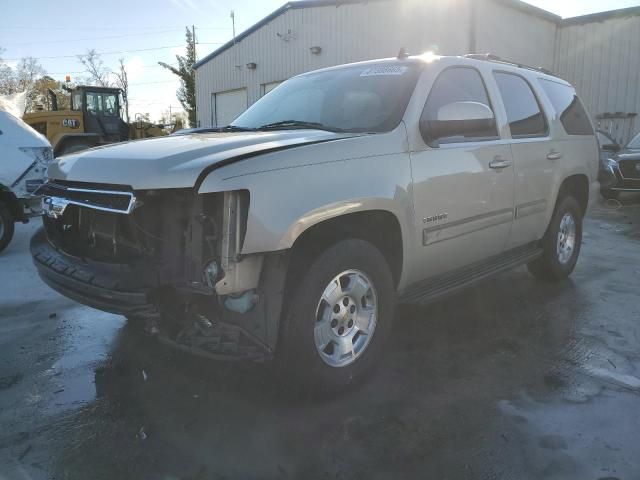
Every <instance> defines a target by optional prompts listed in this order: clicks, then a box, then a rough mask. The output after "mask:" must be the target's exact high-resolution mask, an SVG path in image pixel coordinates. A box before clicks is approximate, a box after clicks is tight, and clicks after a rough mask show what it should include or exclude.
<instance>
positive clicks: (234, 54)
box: [229, 10, 240, 68]
mask: <svg viewBox="0 0 640 480" xmlns="http://www.w3.org/2000/svg"><path fill="white" fill-rule="evenodd" d="M229 16H230V17H231V30H232V32H233V47H234V48H233V56H234V58H235V60H236V62H235V63H236V68H240V64H239V62H238V52H237V50H238V49H237V48H235V46H236V14H235V12H234V11H233V10H231V14H230V15H229Z"/></svg>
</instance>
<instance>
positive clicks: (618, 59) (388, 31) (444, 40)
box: [196, 0, 640, 141]
mask: <svg viewBox="0 0 640 480" xmlns="http://www.w3.org/2000/svg"><path fill="white" fill-rule="evenodd" d="M638 46H640V7H634V8H628V9H622V10H616V11H611V12H604V13H600V14H594V15H586V16H582V17H575V18H569V19H564V20H563V19H561V18H560V17H558V16H556V15H554V14H551V13H549V12H547V11H545V10H541V9H539V8H536V7H533V6H531V5H529V4H527V3H524V2H521V1H519V0H368V1H363V0H300V1H296V2H289V3H287V4H285V5H284V6H282V7H281V8H279V9H278V10H276V11H275V12H273V13H272V14H271V15H269V16H267V17H266V18H264V19H263V20H262V21H260V22H258V23H257V24H256V25H254V26H252V27H251V28H249V29H248V30H246V31H245V32H243V33H242V34H240V35H238V36H237V37H236V38H235V39H234V40H232V41H230V42H228V43H226V44H225V45H223V46H222V47H220V48H219V49H218V50H216V51H214V52H213V53H211V54H210V55H208V56H207V57H205V58H203V59H202V60H200V61H199V62H198V63H197V64H196V100H197V115H198V124H199V126H202V127H207V126H216V125H226V124H228V123H229V122H230V121H232V120H233V119H234V118H235V117H236V116H237V115H239V114H240V113H242V112H243V111H244V110H245V109H246V108H247V107H248V106H249V105H251V104H252V103H253V102H255V101H256V100H258V98H260V97H261V96H262V95H264V94H265V93H268V92H269V91H270V90H271V89H273V88H274V87H275V86H277V85H278V84H279V83H280V82H282V81H284V80H286V79H287V78H290V77H292V76H294V75H297V74H300V73H303V72H307V71H310V70H315V69H318V68H323V67H329V66H333V65H339V64H342V63H349V62H355V61H360V60H368V59H373V58H383V57H393V56H395V55H396V54H397V53H398V51H399V50H400V48H401V47H404V48H405V49H406V51H408V52H411V53H422V52H425V51H428V50H432V51H435V52H437V53H439V54H442V55H459V54H464V53H473V52H476V53H486V52H490V53H492V54H495V55H498V56H500V57H501V58H504V59H507V60H511V61H516V62H520V63H524V64H528V65H534V66H540V67H544V68H546V69H549V70H552V71H554V72H555V73H556V74H558V75H559V76H561V77H562V78H564V79H566V80H568V81H570V82H571V83H573V84H574V85H575V86H576V88H577V89H578V92H579V94H580V95H581V96H582V98H583V101H584V103H585V104H586V106H587V108H588V109H589V111H590V112H591V115H592V116H593V118H594V120H595V121H596V123H598V124H599V125H600V126H601V127H602V128H605V129H607V130H609V131H610V132H612V133H613V134H614V136H616V137H617V139H618V140H619V141H625V140H627V139H628V138H629V137H630V135H631V134H632V133H634V132H635V131H637V130H638V129H640V122H638V123H637V124H636V122H635V116H636V112H638V111H639V110H640V88H639V85H640V48H638Z"/></svg>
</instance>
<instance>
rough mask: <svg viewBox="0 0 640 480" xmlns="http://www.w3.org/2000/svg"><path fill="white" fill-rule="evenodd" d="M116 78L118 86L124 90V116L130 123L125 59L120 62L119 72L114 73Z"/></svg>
mask: <svg viewBox="0 0 640 480" xmlns="http://www.w3.org/2000/svg"><path fill="white" fill-rule="evenodd" d="M113 74H114V75H115V77H116V86H117V87H118V88H120V89H122V99H123V100H124V115H125V118H126V119H127V123H129V78H128V76H127V69H126V68H125V65H124V58H121V59H120V60H119V65H118V71H117V72H113Z"/></svg>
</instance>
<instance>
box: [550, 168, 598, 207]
mask: <svg viewBox="0 0 640 480" xmlns="http://www.w3.org/2000/svg"><path fill="white" fill-rule="evenodd" d="M567 195H571V196H572V197H574V198H575V199H576V200H577V202H578V204H579V205H580V209H581V210H582V216H583V217H584V215H585V214H586V213H587V208H588V205H589V177H587V175H585V174H583V173H578V174H574V175H570V176H568V177H566V178H565V179H564V180H563V181H562V183H561V184H560V188H559V189H558V196H557V197H556V203H555V206H554V211H555V208H556V207H557V206H558V203H559V202H560V201H561V200H562V199H563V198H564V197H565V196H567Z"/></svg>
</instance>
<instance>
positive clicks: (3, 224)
mask: <svg viewBox="0 0 640 480" xmlns="http://www.w3.org/2000/svg"><path fill="white" fill-rule="evenodd" d="M14 222H15V219H14V218H13V215H12V214H11V210H9V207H8V206H7V204H5V203H3V202H0V252H1V251H3V250H4V249H5V248H7V245H9V243H10V242H11V239H12V238H13V231H14Z"/></svg>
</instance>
